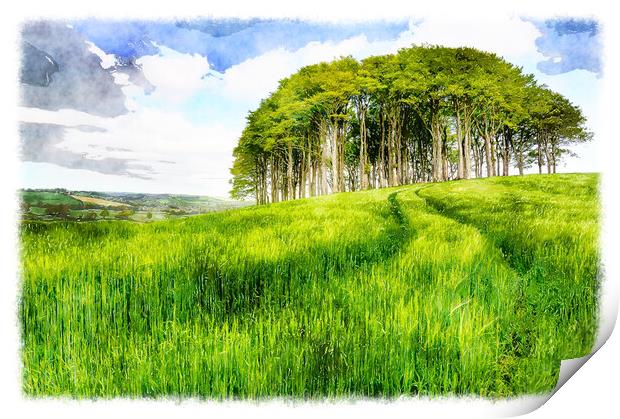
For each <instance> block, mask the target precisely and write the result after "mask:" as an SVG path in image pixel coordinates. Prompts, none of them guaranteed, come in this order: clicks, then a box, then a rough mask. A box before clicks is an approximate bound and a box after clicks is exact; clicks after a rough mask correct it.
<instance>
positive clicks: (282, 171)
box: [231, 46, 591, 204]
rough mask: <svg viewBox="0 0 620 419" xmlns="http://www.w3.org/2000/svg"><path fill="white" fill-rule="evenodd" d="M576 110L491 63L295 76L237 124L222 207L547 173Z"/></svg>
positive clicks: (383, 63) (389, 64)
mask: <svg viewBox="0 0 620 419" xmlns="http://www.w3.org/2000/svg"><path fill="white" fill-rule="evenodd" d="M585 122H586V119H585V117H584V116H583V113H582V112H581V110H580V109H579V107H577V106H575V105H573V104H572V103H571V102H570V101H569V100H568V99H566V98H565V97H563V96H562V95H560V94H559V93H556V92H553V91H551V90H550V89H548V88H547V87H546V86H544V85H540V84H538V83H537V82H536V80H535V79H534V76H532V75H526V74H523V71H522V69H521V68H519V67H517V66H514V65H513V64H511V63H508V62H507V61H505V60H503V59H502V58H501V57H498V56H497V55H495V54H492V53H488V52H484V51H479V50H477V49H474V48H446V47H440V46H413V47H410V48H404V49H401V50H399V51H398V53H396V54H389V55H382V56H372V57H369V58H366V59H364V60H362V61H361V62H360V61H357V60H355V59H353V58H352V57H342V58H340V59H337V60H334V61H332V62H329V63H325V62H324V63H320V64H315V65H310V66H306V67H303V68H301V69H300V70H299V71H298V72H296V73H295V74H292V75H291V76H289V77H287V78H285V79H283V80H281V81H280V82H279V86H278V88H277V89H276V91H274V92H273V93H271V94H270V95H269V97H267V98H265V99H264V100H263V101H262V102H261V103H260V105H259V107H258V108H257V109H255V110H254V111H252V112H250V113H249V115H248V116H247V123H246V126H245V129H244V130H243V133H242V135H241V138H240V139H239V143H238V145H237V147H236V148H235V150H234V158H235V161H234V164H233V168H232V169H231V173H232V175H233V180H232V191H231V195H232V196H233V197H235V198H247V197H251V198H254V199H255V200H256V202H257V203H258V204H264V203H269V202H278V201H282V200H289V199H295V198H303V197H306V196H316V195H324V194H329V193H334V192H344V191H354V190H360V189H368V188H380V187H385V186H397V185H403V184H408V183H416V182H429V181H444V180H450V179H467V178H470V177H482V176H484V175H486V176H497V175H499V174H500V173H501V175H503V176H507V175H509V171H510V167H512V166H516V167H517V168H518V170H519V173H520V174H523V171H524V170H525V169H526V168H528V167H530V166H531V165H533V164H537V165H538V170H539V172H540V173H542V171H543V167H544V166H546V167H547V172H548V173H555V171H556V166H557V162H558V161H560V159H561V158H562V156H563V155H565V154H567V153H570V151H569V149H568V148H567V147H568V146H570V145H571V144H573V143H576V142H582V141H588V140H590V139H591V134H590V133H589V132H588V131H587V128H586V126H585Z"/></svg>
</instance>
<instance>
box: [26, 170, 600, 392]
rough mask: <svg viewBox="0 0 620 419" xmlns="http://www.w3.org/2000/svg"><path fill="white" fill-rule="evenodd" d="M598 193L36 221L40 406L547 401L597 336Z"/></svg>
mask: <svg viewBox="0 0 620 419" xmlns="http://www.w3.org/2000/svg"><path fill="white" fill-rule="evenodd" d="M597 187H598V176H597V175H595V174H571V175H544V176H540V175H532V176H524V177H494V178H489V179H476V180H468V181H453V182H444V183H436V184H418V185H410V186H401V187H397V188H388V189H380V190H370V191H364V192H353V193H341V194H334V195H328V196H322V197H319V198H311V199H301V200H296V201H289V202H284V203H280V204H271V205H266V206H254V207H250V208H243V209H238V210H231V211H226V212H217V213H212V214H206V215H199V216H195V217H189V218H183V219H176V220H169V221H162V222H156V223H148V224H138V223H123V222H117V221H101V222H98V223H73V222H58V223H41V222H24V223H22V228H21V248H22V252H21V258H22V261H21V264H22V274H23V282H22V295H21V303H20V321H21V326H22V338H23V341H22V342H23V350H22V360H23V365H24V370H23V388H24V391H25V392H26V393H27V394H29V395H35V396H45V395H68V396H73V397H114V396H182V397H190V396H198V397H208V398H220V397H251V398H256V397H273V396H294V397H330V396H337V397H349V396H353V395H361V396H371V397H377V396H380V397H395V396H399V395H403V394H405V395H416V394H422V395H446V394H475V395H482V396H491V397H501V396H509V395H517V394H526V393H527V394H529V393H539V392H546V391H549V390H551V389H552V388H553V387H554V386H555V384H556V381H557V377H558V371H559V364H560V360H561V359H566V358H574V357H580V356H584V355H586V354H588V353H589V352H590V349H591V347H592V344H593V342H594V339H595V335H596V328H597V290H598V278H599V272H600V271H599V264H600V262H599V253H598V246H597V243H598V235H599V204H598V192H597Z"/></svg>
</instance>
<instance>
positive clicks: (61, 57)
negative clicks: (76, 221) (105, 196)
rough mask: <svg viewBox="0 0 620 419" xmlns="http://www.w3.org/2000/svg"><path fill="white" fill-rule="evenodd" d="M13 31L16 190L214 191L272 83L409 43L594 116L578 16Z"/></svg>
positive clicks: (596, 76)
mask: <svg viewBox="0 0 620 419" xmlns="http://www.w3.org/2000/svg"><path fill="white" fill-rule="evenodd" d="M22 38H23V40H24V42H27V43H28V46H27V50H28V51H29V54H30V55H29V60H24V62H28V63H31V64H29V65H31V66H32V69H30V70H32V71H30V72H24V71H22V75H24V74H25V75H26V76H27V77H26V76H22V79H23V80H27V81H28V83H22V102H21V103H20V105H21V108H20V119H21V121H22V127H21V132H22V160H23V162H22V173H23V177H22V186H24V187H66V188H69V189H82V190H84V189H90V190H112V191H114V190H116V191H142V192H177V193H192V194H200V195H213V196H226V195H227V194H228V189H229V184H228V180H229V177H230V176H229V168H230V166H231V165H232V149H233V148H234V146H235V145H236V141H237V139H238V137H239V135H240V133H241V130H242V129H243V125H244V122H245V116H246V115H247V112H248V111H249V110H251V109H254V108H255V107H256V106H257V105H258V103H259V102H260V99H261V98H263V97H265V96H266V95H267V94H269V92H270V91H273V90H274V89H275V88H276V86H277V82H278V80H279V79H281V78H283V77H286V76H287V75H289V74H291V73H293V72H294V71H296V70H297V69H299V68H300V67H302V66H304V65H308V64H312V63H316V62H319V61H326V60H331V59H333V58H336V57H339V56H342V55H352V56H354V57H356V58H364V57H367V56H370V55H377V54H385V53H390V52H395V51H396V50H397V49H398V48H401V47H406V46H410V45H411V44H414V43H415V44H421V43H430V44H442V45H446V46H461V45H467V46H473V47H476V48H479V49H484V50H488V51H493V52H496V53H498V54H499V55H501V56H503V57H504V58H506V59H507V60H509V61H511V62H513V63H515V64H517V65H520V66H522V67H523V68H524V70H525V71H526V72H530V73H533V74H534V75H535V76H536V78H537V79H538V80H540V81H541V82H543V83H546V84H548V85H549V86H550V87H551V88H553V89H555V90H557V91H559V92H560V93H562V94H564V95H566V96H567V97H568V98H569V99H571V100H572V101H573V102H575V103H576V104H578V105H580V106H581V107H582V108H583V109H584V112H585V113H586V115H588V116H591V121H590V122H591V123H590V126H591V127H593V128H594V129H595V128H596V126H597V124H598V121H597V120H596V115H597V112H596V104H597V92H598V91H599V89H600V79H601V78H602V75H603V74H602V65H601V34H600V29H599V27H598V25H597V23H596V22H595V21H591V20H580V19H560V20H558V19H555V20H528V19H521V18H518V17H508V16H507V17H506V18H505V19H503V20H502V19H493V20H488V21H485V20H480V21H476V22H474V21H458V20H454V19H452V20H447V19H441V18H433V19H431V18H427V19H415V18H411V19H403V20H397V21H374V22H361V23H360V22H358V23H355V22H345V23H341V24H335V23H323V22H309V21H302V20H265V19H250V20H238V19H225V20H221V19H220V20H209V19H202V20H180V21H120V20H119V21H112V20H95V19H88V20H80V21H73V22H60V21H51V22H50V21H47V22H46V21H39V22H31V23H29V24H26V25H25V27H24V30H23V33H22ZM31 47H34V48H31ZM54 63H56V67H54ZM22 70H24V69H22ZM26 70H28V69H26ZM48 73H49V74H48ZM49 77H51V80H52V81H51V82H50V83H49V84H48V85H45V84H46V80H47V79H48V78H49ZM577 151H578V153H579V154H581V155H582V158H581V159H571V160H570V161H568V162H567V165H566V167H564V168H563V169H564V170H566V171H586V170H587V171H595V170H598V167H597V162H596V144H593V145H588V146H584V147H583V148H582V149H579V150H577Z"/></svg>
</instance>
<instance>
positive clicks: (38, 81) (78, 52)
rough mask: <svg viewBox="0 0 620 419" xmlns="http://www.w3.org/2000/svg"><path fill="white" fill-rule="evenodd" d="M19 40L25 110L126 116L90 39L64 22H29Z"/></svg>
mask: <svg viewBox="0 0 620 419" xmlns="http://www.w3.org/2000/svg"><path fill="white" fill-rule="evenodd" d="M21 35H22V41H23V42H22V68H21V73H20V74H21V81H22V83H21V99H20V100H21V105H22V106H26V107H36V108H41V109H47V110H59V109H64V108H69V109H76V110H78V111H83V112H88V113H91V114H94V115H99V116H105V117H114V116H118V115H122V114H124V113H126V112H127V108H126V107H125V95H124V94H123V92H122V90H121V86H119V85H117V84H116V83H114V78H113V76H112V74H111V73H110V71H109V70H106V69H103V68H102V67H101V59H100V58H99V57H98V56H97V55H95V54H93V53H92V52H91V51H89V50H88V45H87V44H86V39H85V38H83V37H82V36H81V35H79V34H78V33H77V32H75V31H74V30H73V29H71V28H69V27H67V25H66V24H65V23H63V22H57V21H36V22H29V23H26V24H25V25H24V26H23V28H22V33H21ZM46 62H47V66H46ZM48 78H49V80H48ZM134 78H135V76H134Z"/></svg>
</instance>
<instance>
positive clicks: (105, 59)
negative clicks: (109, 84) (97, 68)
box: [86, 41, 116, 70]
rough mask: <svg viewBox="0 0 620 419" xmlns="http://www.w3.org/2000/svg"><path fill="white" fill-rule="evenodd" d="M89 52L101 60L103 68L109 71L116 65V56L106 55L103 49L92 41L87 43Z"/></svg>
mask: <svg viewBox="0 0 620 419" xmlns="http://www.w3.org/2000/svg"><path fill="white" fill-rule="evenodd" d="M86 45H88V50H89V51H90V52H92V53H93V54H95V55H96V56H97V57H99V59H100V60H101V68H103V69H104V70H107V69H108V68H110V67H112V66H114V65H115V64H116V56H115V55H114V54H106V53H105V52H104V51H103V50H102V49H101V48H99V47H98V46H97V45H95V44H94V43H92V42H90V41H86Z"/></svg>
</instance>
